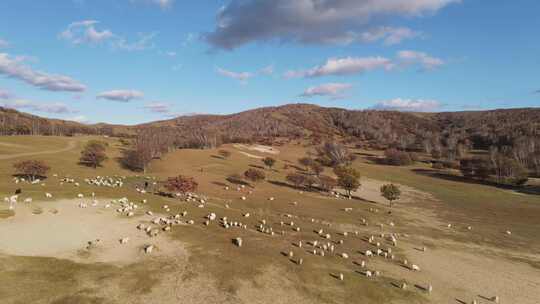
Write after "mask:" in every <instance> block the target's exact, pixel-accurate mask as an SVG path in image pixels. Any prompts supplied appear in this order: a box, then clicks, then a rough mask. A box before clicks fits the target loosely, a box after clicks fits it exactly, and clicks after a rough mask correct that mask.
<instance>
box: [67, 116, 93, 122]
mask: <svg viewBox="0 0 540 304" xmlns="http://www.w3.org/2000/svg"><path fill="white" fill-rule="evenodd" d="M68 120H71V121H75V122H78V123H82V124H88V123H90V120H89V119H88V118H87V117H86V116H84V115H77V116H75V117H71V118H69V119H68Z"/></svg>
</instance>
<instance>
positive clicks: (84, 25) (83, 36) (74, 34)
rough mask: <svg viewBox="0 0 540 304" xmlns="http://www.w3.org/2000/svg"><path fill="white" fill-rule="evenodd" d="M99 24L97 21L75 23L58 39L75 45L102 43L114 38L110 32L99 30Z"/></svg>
mask: <svg viewBox="0 0 540 304" xmlns="http://www.w3.org/2000/svg"><path fill="white" fill-rule="evenodd" d="M98 23H99V21H96V20H83V21H77V22H73V23H71V24H70V25H68V27H67V29H65V30H64V31H62V32H61V33H60V34H59V35H58V37H59V38H60V39H63V40H67V41H69V42H71V43H73V44H82V43H101V42H103V41H106V40H108V39H111V38H113V37H114V34H113V33H112V32H111V31H110V30H107V29H105V30H102V31H99V30H97V29H96V25H97V24H98Z"/></svg>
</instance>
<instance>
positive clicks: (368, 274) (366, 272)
mask: <svg viewBox="0 0 540 304" xmlns="http://www.w3.org/2000/svg"><path fill="white" fill-rule="evenodd" d="M364 274H365V275H366V277H368V278H370V277H371V276H372V274H371V271H369V270H366V271H365V272H364Z"/></svg>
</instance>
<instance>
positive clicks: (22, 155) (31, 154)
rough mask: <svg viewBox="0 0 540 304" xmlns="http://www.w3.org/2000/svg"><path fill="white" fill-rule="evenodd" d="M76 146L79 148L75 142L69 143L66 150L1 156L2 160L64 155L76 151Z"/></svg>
mask: <svg viewBox="0 0 540 304" xmlns="http://www.w3.org/2000/svg"><path fill="white" fill-rule="evenodd" d="M76 146H77V143H76V142H75V141H70V142H68V144H67V146H66V147H65V148H62V149H59V150H46V151H39V152H23V153H16V154H10V155H0V160H5V159H13V158H19V157H26V156H34V155H43V154H56V153H62V152H66V151H70V150H73V149H75V147H76Z"/></svg>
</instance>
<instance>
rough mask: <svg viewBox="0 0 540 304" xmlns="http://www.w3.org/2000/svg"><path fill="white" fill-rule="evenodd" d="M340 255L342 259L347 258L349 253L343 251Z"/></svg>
mask: <svg viewBox="0 0 540 304" xmlns="http://www.w3.org/2000/svg"><path fill="white" fill-rule="evenodd" d="M341 257H342V258H344V259H348V258H349V255H348V254H346V253H345V252H343V253H342V254H341Z"/></svg>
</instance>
